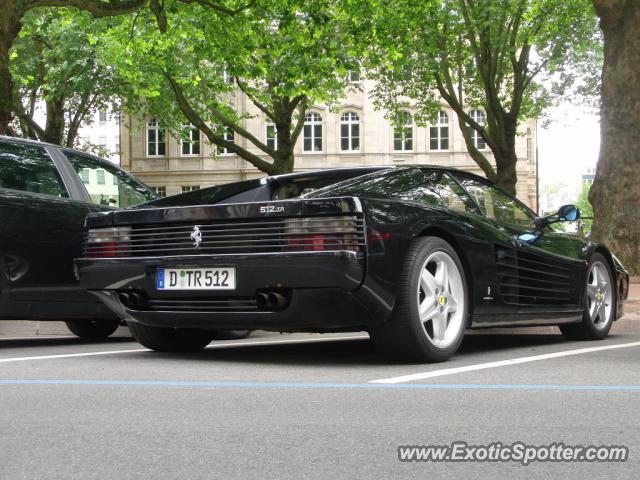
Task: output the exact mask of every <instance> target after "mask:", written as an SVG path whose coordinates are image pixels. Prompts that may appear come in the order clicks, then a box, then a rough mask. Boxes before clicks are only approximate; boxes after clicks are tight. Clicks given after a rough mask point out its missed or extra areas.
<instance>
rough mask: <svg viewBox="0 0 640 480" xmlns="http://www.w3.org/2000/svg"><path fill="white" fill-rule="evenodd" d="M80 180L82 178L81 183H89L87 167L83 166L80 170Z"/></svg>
mask: <svg viewBox="0 0 640 480" xmlns="http://www.w3.org/2000/svg"><path fill="white" fill-rule="evenodd" d="M80 180H82V183H84V184H85V185H89V169H88V168H83V169H81V170H80Z"/></svg>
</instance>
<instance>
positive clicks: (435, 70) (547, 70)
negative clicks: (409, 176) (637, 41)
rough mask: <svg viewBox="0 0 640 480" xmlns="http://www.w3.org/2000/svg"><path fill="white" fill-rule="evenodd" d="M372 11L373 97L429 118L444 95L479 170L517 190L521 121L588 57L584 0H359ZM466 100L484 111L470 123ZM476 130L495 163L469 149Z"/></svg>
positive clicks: (589, 25) (590, 29) (571, 79)
mask: <svg viewBox="0 0 640 480" xmlns="http://www.w3.org/2000/svg"><path fill="white" fill-rule="evenodd" d="M354 2H355V4H356V5H359V6H360V8H359V10H360V11H363V10H364V11H367V10H369V11H370V15H369V16H367V17H365V15H361V17H362V18H363V20H362V21H361V23H360V28H361V29H362V30H363V31H364V32H366V31H367V30H369V31H370V32H371V34H370V35H367V36H366V37H367V41H368V42H370V43H371V45H372V48H370V49H369V51H370V55H369V61H370V66H371V68H372V70H373V72H374V74H375V76H376V78H378V79H379V80H380V83H379V87H378V90H377V92H376V93H377V97H378V99H379V102H380V103H381V104H383V105H385V106H387V107H388V108H398V106H402V105H406V104H407V102H409V101H410V102H411V104H412V105H413V106H414V108H415V109H416V117H417V118H418V120H422V121H423V122H427V121H429V120H430V119H431V118H432V117H433V115H434V114H435V113H436V112H437V111H438V110H439V109H440V108H441V104H442V102H445V103H446V104H448V105H449V106H450V107H451V108H452V109H453V111H454V112H455V114H456V116H457V119H458V123H459V125H460V126H461V132H462V134H463V137H464V139H465V143H466V146H467V150H468V151H469V153H470V155H471V157H472V158H473V159H474V160H475V162H476V163H477V164H478V165H479V166H480V167H481V168H482V170H483V171H484V173H485V175H486V176H487V177H488V178H490V179H492V180H495V181H496V182H497V183H498V184H499V185H501V186H502V187H504V188H505V189H507V190H508V191H511V192H512V193H515V184H516V180H517V178H516V161H517V155H516V151H515V141H516V136H517V135H518V125H519V122H521V121H522V120H523V119H525V118H530V117H537V116H538V115H540V113H541V112H542V111H543V110H544V108H546V107H547V106H549V104H550V103H551V102H552V101H553V99H554V98H558V96H561V95H562V94H563V93H564V92H565V91H566V90H567V88H568V87H569V86H571V85H573V84H574V83H575V75H574V73H572V71H573V70H575V67H576V65H577V64H580V63H581V62H588V61H591V57H590V55H589V52H591V51H592V50H593V49H594V48H596V47H594V42H596V44H597V39H598V37H597V26H596V21H595V16H594V14H593V8H592V6H591V4H590V2H589V0H427V1H424V2H415V1H413V0H402V1H399V2H392V3H391V2H378V1H376V2H371V1H369V0H365V1H363V2H358V0H354ZM470 108H479V109H482V110H484V112H486V122H484V123H480V122H478V121H476V119H474V118H473V117H472V116H471V115H470V114H469V110H470ZM473 132H477V134H478V135H479V136H481V137H482V138H483V139H484V140H485V142H486V144H487V145H488V147H489V148H490V150H491V152H492V153H493V156H494V158H495V167H494V165H493V163H492V162H491V160H490V158H488V157H487V155H486V154H485V153H484V152H482V151H480V150H479V149H478V148H476V145H475V142H474V138H473Z"/></svg>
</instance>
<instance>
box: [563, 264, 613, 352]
mask: <svg viewBox="0 0 640 480" xmlns="http://www.w3.org/2000/svg"><path fill="white" fill-rule="evenodd" d="M594 272H597V273H594ZM600 274H605V275H606V276H607V278H606V279H605V280H603V281H602V282H605V283H606V284H607V285H608V289H607V291H606V292H605V293H603V291H602V288H601V285H602V282H600V281H599V280H598V279H597V277H598V275H600ZM594 275H595V276H594ZM613 278H614V277H613V274H612V272H611V266H610V265H609V262H608V261H607V259H606V258H605V257H604V256H603V255H602V254H600V253H598V252H596V253H594V254H593V255H592V256H591V260H590V261H589V266H588V270H587V282H586V284H585V294H584V302H585V305H584V312H583V314H582V321H581V322H580V323H569V324H564V325H559V327H560V331H561V332H562V334H563V335H564V336H565V337H567V338H569V339H571V340H602V339H603V338H605V337H606V336H607V335H608V334H609V331H610V330H611V326H612V325H613V319H614V318H615V314H616V307H617V305H616V302H617V298H618V296H617V290H616V284H615V282H614V281H613ZM590 287H596V289H595V292H594V289H593V288H590ZM598 287H600V288H598ZM599 295H602V297H599ZM594 307H595V308H596V310H595V315H594V310H592V309H593V308H594Z"/></svg>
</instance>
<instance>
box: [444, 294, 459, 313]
mask: <svg viewBox="0 0 640 480" xmlns="http://www.w3.org/2000/svg"><path fill="white" fill-rule="evenodd" d="M446 311H448V312H449V313H455V312H456V311H458V301H457V300H456V299H455V298H453V297H447V308H446Z"/></svg>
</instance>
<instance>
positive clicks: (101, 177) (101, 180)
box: [96, 168, 105, 185]
mask: <svg viewBox="0 0 640 480" xmlns="http://www.w3.org/2000/svg"><path fill="white" fill-rule="evenodd" d="M96 177H97V179H98V182H97V183H98V185H104V184H105V183H104V170H102V169H101V168H99V169H98V170H96Z"/></svg>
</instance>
